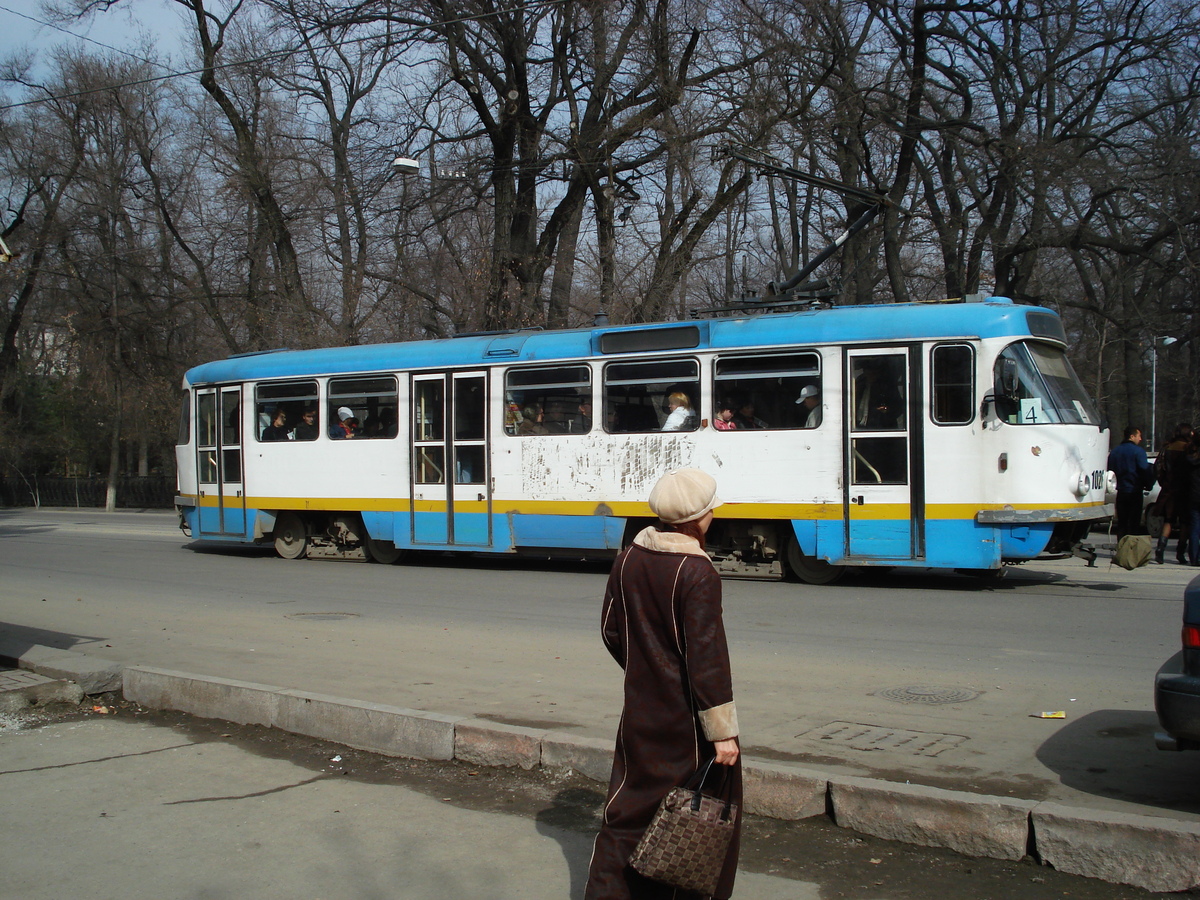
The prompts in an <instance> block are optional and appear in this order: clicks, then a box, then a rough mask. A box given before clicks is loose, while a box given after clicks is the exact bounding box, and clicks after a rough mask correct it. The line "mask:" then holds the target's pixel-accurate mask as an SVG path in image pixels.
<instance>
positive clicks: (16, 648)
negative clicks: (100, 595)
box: [0, 622, 104, 659]
mask: <svg viewBox="0 0 1200 900" xmlns="http://www.w3.org/2000/svg"><path fill="white" fill-rule="evenodd" d="M101 640H104V638H100V637H95V636H91V635H85V634H71V633H70V632H66V631H49V630H47V629H45V628H30V627H28V626H26V625H14V624H13V623H12V622H0V659H3V658H9V659H19V658H20V657H21V656H22V655H23V654H24V653H25V652H26V651H27V650H29V649H30V648H32V647H36V646H39V645H40V646H42V647H53V648H54V649H56V650H76V649H78V648H79V646H80V645H81V644H94V643H96V642H97V641H101Z"/></svg>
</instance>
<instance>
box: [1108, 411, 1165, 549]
mask: <svg viewBox="0 0 1200 900" xmlns="http://www.w3.org/2000/svg"><path fill="white" fill-rule="evenodd" d="M1141 443H1142V429H1140V428H1138V427H1137V426H1136V425H1129V426H1126V428H1125V440H1123V441H1122V442H1121V443H1119V444H1117V446H1115V447H1113V448H1112V450H1111V451H1109V454H1108V470H1109V471H1110V472H1112V473H1113V474H1114V475H1116V476H1117V503H1116V507H1117V510H1116V511H1117V537H1118V538H1122V537H1124V536H1125V535H1127V534H1138V533H1139V532H1140V531H1141V522H1142V491H1144V490H1146V489H1147V488H1149V487H1151V486H1152V485H1153V484H1154V470H1153V469H1151V468H1150V461H1149V460H1148V459H1146V451H1145V450H1143V449H1142V448H1141V446H1140V445H1141Z"/></svg>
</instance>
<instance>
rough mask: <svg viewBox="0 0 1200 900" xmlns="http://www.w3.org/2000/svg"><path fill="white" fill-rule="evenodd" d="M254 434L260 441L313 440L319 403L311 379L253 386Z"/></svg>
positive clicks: (318, 429) (315, 435) (317, 430)
mask: <svg viewBox="0 0 1200 900" xmlns="http://www.w3.org/2000/svg"><path fill="white" fill-rule="evenodd" d="M254 412H255V428H254V436H255V437H256V438H258V440H260V441H267V442H270V441H315V440H316V439H317V435H318V434H319V433H320V428H321V423H320V406H319V404H318V402H317V383H316V382H315V381H287V382H276V383H274V384H260V385H257V386H256V387H255V389H254Z"/></svg>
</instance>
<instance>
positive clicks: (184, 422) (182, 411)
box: [175, 391, 192, 446]
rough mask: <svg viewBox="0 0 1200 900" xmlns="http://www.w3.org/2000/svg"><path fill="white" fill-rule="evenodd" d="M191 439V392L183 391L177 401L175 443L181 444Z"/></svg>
mask: <svg viewBox="0 0 1200 900" xmlns="http://www.w3.org/2000/svg"><path fill="white" fill-rule="evenodd" d="M191 439H192V392H191V391H184V392H183V396H182V397H181V398H180V403H179V435H178V436H177V437H176V438H175V443H176V444H179V445H181V446H182V445H183V444H186V443H188V442H189V441H190V440H191Z"/></svg>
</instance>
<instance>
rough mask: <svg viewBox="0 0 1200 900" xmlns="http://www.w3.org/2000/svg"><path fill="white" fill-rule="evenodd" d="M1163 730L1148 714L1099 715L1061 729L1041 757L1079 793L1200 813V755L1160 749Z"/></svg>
mask: <svg viewBox="0 0 1200 900" xmlns="http://www.w3.org/2000/svg"><path fill="white" fill-rule="evenodd" d="M1147 690H1149V685H1147ZM1157 730H1159V726H1158V718H1157V716H1155V714H1154V713H1153V712H1151V711H1148V710H1122V709H1101V710H1096V711H1095V712H1092V713H1089V714H1087V715H1086V716H1083V717H1082V718H1080V719H1076V720H1074V721H1070V722H1068V723H1067V724H1066V725H1064V726H1063V727H1062V728H1060V729H1059V730H1058V731H1057V732H1056V733H1055V734H1054V736H1053V737H1051V738H1049V739H1048V740H1047V741H1045V742H1044V743H1043V744H1042V745H1041V746H1040V747H1039V748H1038V750H1037V758H1038V760H1039V761H1041V763H1042V764H1043V765H1045V766H1046V767H1047V768H1049V769H1050V770H1051V771H1053V772H1055V773H1056V774H1057V775H1058V777H1059V778H1060V779H1061V781H1062V783H1063V784H1065V785H1067V786H1068V787H1071V788H1074V789H1076V790H1079V791H1084V792H1086V793H1089V794H1093V795H1095V796H1098V797H1111V798H1113V799H1114V800H1125V801H1129V802H1132V803H1140V804H1143V805H1148V806H1156V807H1159V808H1161V809H1170V810H1178V811H1179V812H1187V813H1200V753H1197V752H1188V751H1183V752H1178V753H1172V752H1169V751H1163V750H1159V749H1157V748H1156V747H1155V746H1154V732H1155V731H1157Z"/></svg>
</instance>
